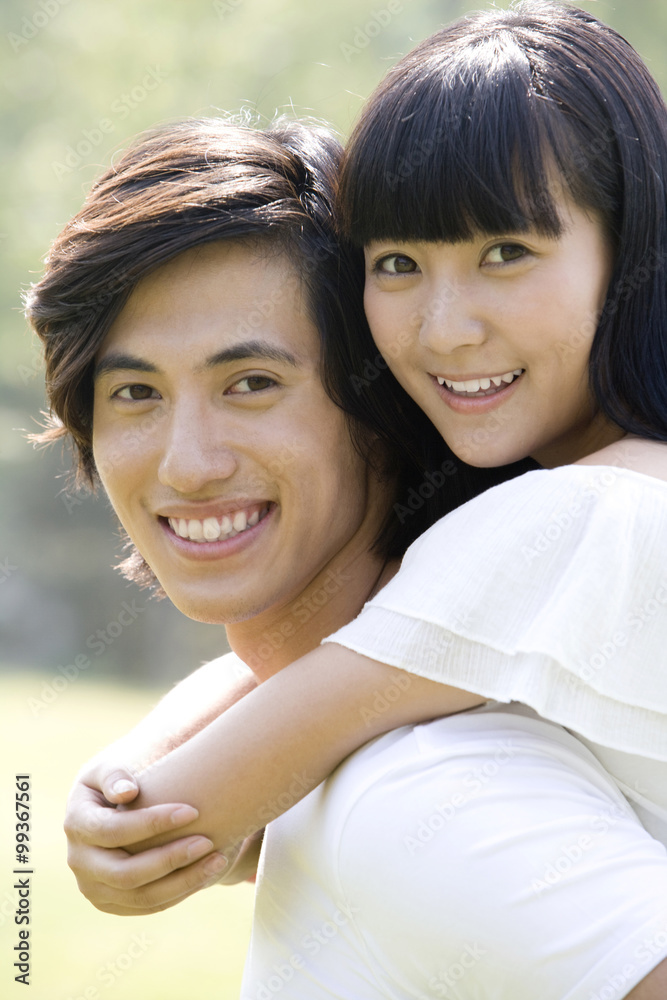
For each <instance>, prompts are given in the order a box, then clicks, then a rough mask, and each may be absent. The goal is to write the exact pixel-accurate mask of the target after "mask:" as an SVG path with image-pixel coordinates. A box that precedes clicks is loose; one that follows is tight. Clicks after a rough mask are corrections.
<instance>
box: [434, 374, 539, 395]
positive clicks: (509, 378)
mask: <svg viewBox="0 0 667 1000" xmlns="http://www.w3.org/2000/svg"><path fill="white" fill-rule="evenodd" d="M522 372H523V368H515V369H514V371H511V372H506V373H505V374H504V375H489V377H488V378H471V379H469V380H468V381H466V382H454V381H452V380H451V379H448V378H444V377H442V376H440V375H436V378H437V380H438V385H446V386H447V388H448V389H449V390H450V391H451V392H455V393H459V394H463V395H466V396H492V395H493V394H494V393H495V392H497V391H498V389H499V388H500V387H501V386H502V387H503V388H504V386H505V385H509V384H510V383H511V382H513V381H514V379H515V378H518V376H519V375H521V374H522ZM492 386H493V388H492Z"/></svg>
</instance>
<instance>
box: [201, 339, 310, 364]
mask: <svg viewBox="0 0 667 1000" xmlns="http://www.w3.org/2000/svg"><path fill="white" fill-rule="evenodd" d="M253 358H256V359H257V360H258V361H260V360H261V361H277V362H278V363H279V364H285V365H290V367H292V368H299V367H300V366H301V364H302V362H301V361H300V360H299V358H298V357H297V356H296V355H295V354H292V353H291V352H290V351H286V350H284V349H283V348H282V347H275V346H274V345H273V344H271V343H269V342H268V341H267V340H244V341H243V342H242V343H240V344H234V345H233V346H232V347H225V348H223V349H222V350H221V351H216V353H215V354H212V355H211V357H210V358H207V359H206V361H205V362H204V365H203V366H202V367H203V368H216V367H217V366H218V365H225V364H228V363H229V362H231V361H247V360H251V359H253Z"/></svg>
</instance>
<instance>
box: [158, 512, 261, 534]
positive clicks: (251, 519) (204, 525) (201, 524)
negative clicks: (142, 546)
mask: <svg viewBox="0 0 667 1000" xmlns="http://www.w3.org/2000/svg"><path fill="white" fill-rule="evenodd" d="M267 512H268V507H266V508H264V509H263V510H262V511H261V512H260V511H259V510H258V509H257V508H255V509H254V510H253V511H252V513H251V514H248V512H247V511H245V510H237V511H236V513H235V514H234V516H233V517H229V516H228V515H227V514H225V516H224V517H221V518H220V519H219V520H218V518H217V517H206V518H204V520H203V521H199V520H197V519H196V518H190V519H189V520H186V519H185V518H183V517H170V518H168V521H169V526H170V528H171V530H172V531H173V532H174V533H175V534H177V535H179V536H180V537H181V538H188V539H189V540H190V541H191V542H204V543H206V542H219V541H221V540H223V541H226V540H227V539H228V538H234V536H235V535H240V534H241V532H242V531H245V530H246V528H253V527H254V526H255V525H256V524H257V523H258V522H259V520H260V513H261V516H262V517H263V516H264V514H266V513H267Z"/></svg>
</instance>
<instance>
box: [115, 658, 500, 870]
mask: <svg viewBox="0 0 667 1000" xmlns="http://www.w3.org/2000/svg"><path fill="white" fill-rule="evenodd" d="M483 701H484V699H483V698H481V697H480V696H479V695H475V694H470V693H469V692H465V691H460V690H459V689H457V688H451V687H448V686H447V685H444V684H440V683H438V682H436V681H431V680H426V679H424V678H420V677H417V676H415V675H413V674H408V673H406V672H405V671H403V670H399V669H398V668H396V667H389V666H387V665H386V664H382V663H378V662H377V661H375V660H370V659H368V658H367V657H365V656H361V655H360V654H358V653H354V652H352V651H351V650H349V649H346V648H345V647H342V646H339V645H337V644H336V643H328V644H326V645H325V646H321V647H318V649H316V650H314V651H313V652H312V653H309V654H308V655H307V656H305V657H303V658H302V659H300V660H298V661H297V662H296V663H294V664H292V665H290V666H288V667H286V668H285V669H284V670H281V671H280V673H278V674H277V675H275V676H274V677H271V678H269V680H267V681H266V682H264V683H263V684H262V685H260V686H259V687H258V688H257V689H256V690H254V691H251V692H250V693H249V694H248V695H247V696H246V697H245V698H243V699H242V700H241V701H240V702H238V703H237V704H236V705H234V706H232V707H231V708H230V709H229V710H228V711H226V712H225V713H224V715H222V716H220V717H219V718H217V719H215V720H214V721H212V722H211V723H210V724H209V725H208V726H206V728H205V729H203V730H202V731H201V732H199V733H197V734H196V735H195V736H193V737H192V738H191V739H189V740H188V741H187V742H186V743H184V744H182V745H181V746H179V747H178V748H176V749H174V750H173V751H171V752H170V753H169V754H167V755H166V756H165V757H164V758H162V760H161V761H160V764H159V766H154V767H151V768H149V769H148V770H147V771H146V772H144V773H143V774H141V775H139V781H140V786H141V794H140V796H139V798H138V799H137V800H136V802H135V803H133V807H134V806H144V805H153V804H157V803H161V802H179V801H181V802H188V803H189V804H191V805H193V806H195V807H196V808H197V809H198V811H199V818H198V819H197V821H196V822H195V823H193V824H191V827H188V828H187V829H186V832H187V833H194V832H198V833H204V834H205V835H206V836H208V837H210V838H211V840H212V841H213V843H214V844H215V847H216V848H217V849H218V850H220V851H222V852H223V853H224V854H226V855H228V856H230V857H231V856H233V855H234V852H235V851H236V850H237V849H238V847H239V845H240V844H241V842H242V841H243V840H244V839H245V838H246V837H247V836H250V835H251V834H252V833H254V832H255V831H256V830H258V829H261V827H263V826H265V825H266V823H267V822H269V821H270V820H272V819H274V818H275V817H276V816H278V815H280V814H281V813H283V812H285V811H286V810H287V809H289V808H290V807H291V806H292V805H294V804H295V803H296V802H298V801H299V799H301V798H303V796H304V795H306V794H307V793H308V792H309V791H311V790H312V789H313V788H314V787H316V785H318V784H319V783H320V782H321V781H323V780H324V778H326V777H327V776H328V775H329V774H330V773H331V772H332V771H333V769H334V768H335V767H336V766H337V765H338V764H339V763H340V762H341V761H342V760H343V759H344V758H345V757H347V756H348V754H350V753H352V752H353V751H354V750H356V749H357V748H358V747H360V746H362V745H363V744H364V743H366V742H367V741H368V740H370V739H372V738H373V737H375V736H378V735H379V734H381V733H384V732H387V731H388V730H390V729H395V728H397V727H398V726H402V725H406V724H410V723H418V722H422V721H425V720H427V719H432V718H436V717H439V716H442V715H448V714H451V713H454V712H459V711H463V710H465V709H469V708H472V707H474V706H476V705H479V704H482V702H483ZM182 835H183V831H181V836H182ZM169 839H172V838H171V836H164V837H162V838H156V839H155V840H154V841H148V842H144V843H142V844H140V845H137V848H138V849H144V848H145V847H147V846H153V845H154V844H156V843H163V842H165V841H167V840H169Z"/></svg>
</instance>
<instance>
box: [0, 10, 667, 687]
mask: <svg viewBox="0 0 667 1000" xmlns="http://www.w3.org/2000/svg"><path fill="white" fill-rule="evenodd" d="M482 5H483V4H482V3H480V4H479V6H482ZM475 6H476V5H475V3H474V0H473V2H472V3H471V2H470V0H469V2H467V3H465V2H461V0H374V2H368V0H362V2H359V0H338V2H337V3H335V4H329V3H326V4H323V3H312V2H306V0H189V2H188V3H183V2H181V0H113V2H112V0H34V2H23V0H3V4H2V10H1V13H0V19H1V23H0V46H2V50H3V59H2V84H3V86H2V88H1V91H0V101H1V103H2V114H3V122H4V124H3V129H2V138H1V140H0V141H1V142H2V147H3V148H2V154H3V155H2V157H1V160H0V163H1V165H0V190H2V192H3V194H4V198H3V204H2V207H1V208H0V254H1V257H2V267H1V268H0V304H1V306H2V322H1V325H0V343H1V350H0V476H1V477H2V479H1V488H2V493H1V497H2V499H1V503H2V508H1V511H0V513H1V515H2V516H1V520H0V629H1V630H2V643H3V651H4V656H5V659H9V658H11V659H12V660H13V662H14V663H16V664H25V665H32V666H37V665H39V666H40V667H44V668H46V669H48V670H50V671H53V670H55V669H56V668H57V667H58V666H67V665H68V664H69V663H71V662H72V661H73V660H74V658H75V657H76V656H77V655H78V654H81V653H85V652H86V648H87V647H86V641H87V639H88V638H89V637H90V636H91V635H92V634H94V633H95V632H96V630H97V629H100V628H101V629H104V628H105V627H106V625H107V624H108V623H109V622H111V621H114V620H115V619H116V617H117V615H118V614H119V613H120V610H121V608H122V604H123V601H130V600H136V601H137V602H138V604H139V605H140V606H141V607H142V612H141V613H140V614H138V615H137V617H136V620H135V623H134V624H133V625H132V626H131V627H128V628H127V629H126V630H125V631H124V633H123V634H122V635H120V636H118V637H117V639H116V640H115V641H114V643H113V644H112V645H110V646H109V647H108V649H107V650H105V653H104V655H101V656H99V657H98V658H96V659H95V660H94V662H93V663H92V666H91V668H90V669H89V670H88V673H87V676H91V677H92V676H95V675H97V676H101V675H106V674H109V673H111V672H113V673H116V674H122V675H123V676H125V677H127V678H128V679H130V678H134V679H145V680H151V679H152V680H156V679H157V678H161V679H163V680H164V679H169V678H174V677H176V676H181V675H182V674H183V673H186V672H188V671H189V670H191V669H192V668H193V667H194V666H196V665H197V664H198V663H199V662H200V661H201V660H203V659H206V658H208V657H210V656H211V655H215V654H217V653H218V652H220V651H221V649H223V648H224V636H223V634H222V630H221V629H219V628H214V627H212V626H203V625H197V624H194V623H192V622H189V621H187V620H186V619H185V618H183V617H182V616H181V615H179V614H178V613H177V612H176V611H175V610H174V609H173V608H171V607H170V606H169V605H168V602H166V601H165V602H162V603H156V602H154V601H149V602H147V600H146V597H145V596H144V595H143V594H141V593H140V592H138V591H136V590H135V589H131V588H130V589H128V588H127V587H126V586H125V585H124V584H123V582H122V581H121V580H120V579H119V578H117V576H116V575H115V574H113V573H112V572H111V571H110V570H109V569H108V567H109V566H110V565H111V564H112V563H113V562H114V538H113V533H114V522H113V518H112V516H111V514H110V512H109V510H108V507H107V505H106V504H105V502H104V501H103V500H97V501H96V500H94V499H92V498H78V497H72V495H71V494H68V493H67V492H66V491H65V492H62V491H63V489H64V480H63V478H62V474H64V472H65V470H66V468H67V464H68V462H67V456H66V455H65V456H61V455H60V454H59V453H57V452H56V451H55V450H54V451H53V452H52V453H50V454H39V453H36V452H35V451H33V449H32V448H31V446H30V445H29V444H27V443H26V441H25V438H24V434H23V431H22V429H34V427H35V419H36V417H37V415H38V413H39V410H40V409H41V408H42V406H43V394H42V387H41V382H42V375H41V365H40V360H39V350H38V349H37V347H36V346H35V344H34V343H33V342H32V340H31V337H30V334H29V333H28V331H27V330H26V325H25V322H24V320H23V319H22V316H21V311H20V289H21V288H25V287H26V286H27V285H28V284H29V283H30V281H31V280H34V277H35V276H36V275H38V274H39V272H40V270H41V266H42V259H43V256H44V254H45V252H46V250H47V248H48V245H49V242H50V240H51V239H52V238H53V237H54V236H55V235H56V234H57V232H58V231H59V230H60V228H61V227H62V225H63V224H64V223H65V222H66V221H67V219H68V217H69V216H70V215H71V214H72V213H73V212H74V211H76V210H77V209H78V207H79V206H80V203H81V201H82V198H83V195H84V192H85V191H86V190H87V188H88V187H89V185H90V183H91V181H92V180H93V178H94V177H95V176H96V174H98V173H99V172H100V170H101V169H102V168H104V167H105V166H106V165H107V164H108V163H109V162H110V159H111V156H112V154H113V153H114V151H116V150H118V149H121V148H122V147H123V145H124V144H125V143H127V141H128V140H129V138H130V137H131V136H132V135H134V134H135V133H136V132H138V131H140V130H141V129H143V128H146V127H148V126H150V125H153V124H155V123H156V122H160V121H164V120H168V119H172V118H177V117H182V116H185V115H211V114H217V113H224V112H226V111H237V110H238V109H240V108H246V109H249V110H250V111H251V112H252V113H253V114H254V115H256V116H258V118H259V120H260V121H263V120H267V119H271V118H272V117H273V116H274V115H275V114H276V112H278V113H285V112H287V113H290V114H296V115H309V116H314V117H317V118H320V119H325V120H326V121H328V122H330V123H332V124H333V125H334V126H335V127H336V128H337V129H338V130H339V132H340V133H341V134H342V135H345V134H346V133H348V131H349V129H350V125H351V123H352V122H353V120H354V118H355V116H356V114H357V112H358V110H359V108H360V107H361V104H362V102H363V100H364V98H365V97H366V96H367V95H368V94H369V93H370V92H371V90H372V89H373V87H374V86H375V84H376V83H377V82H378V81H379V80H380V78H381V77H382V76H383V74H384V73H385V71H386V69H387V68H388V67H389V66H391V65H392V64H393V63H394V62H395V61H396V59H397V58H398V57H399V56H400V55H402V54H403V53H405V52H406V51H407V50H409V49H410V48H411V47H412V46H413V45H414V44H415V43H416V42H417V41H419V40H421V39H422V38H424V37H425V36H426V35H428V34H430V33H431V32H432V31H434V30H435V29H436V28H437V27H438V26H439V25H441V24H443V23H446V22H447V21H449V20H451V19H453V18H454V17H456V16H458V15H459V14H461V13H464V12H465V11H466V10H469V9H471V8H474V7H475ZM497 6H501V7H503V6H507V3H506V2H505V3H499V4H497ZM584 6H586V7H587V9H590V10H592V11H593V12H594V13H596V14H597V15H598V16H600V17H601V18H603V19H604V20H607V21H609V22H610V23H611V24H613V25H614V26H615V27H617V28H618V29H619V30H620V31H621V32H622V33H624V34H625V35H626V36H627V37H628V38H629V39H630V40H631V41H632V42H633V43H634V44H635V46H636V47H637V48H638V49H639V51H640V52H641V53H642V55H643V56H644V57H645V59H646V60H647V62H648V63H649V65H650V66H651V68H652V69H653V71H654V73H655V74H656V76H657V77H658V79H659V80H660V82H661V84H663V86H664V82H665V68H664V61H663V58H662V57H663V54H664V44H665V38H666V37H667V6H665V5H664V3H663V0H635V2H633V3H632V4H629V3H626V4H621V3H619V4H617V5H616V6H613V5H612V4H610V3H607V2H602V0H601V2H597V3H596V2H588V3H585V4H584ZM58 476H60V478H58Z"/></svg>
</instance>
